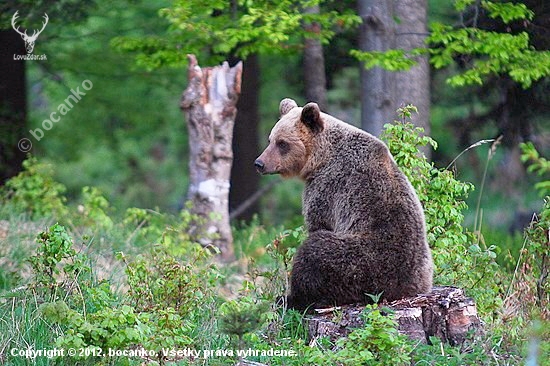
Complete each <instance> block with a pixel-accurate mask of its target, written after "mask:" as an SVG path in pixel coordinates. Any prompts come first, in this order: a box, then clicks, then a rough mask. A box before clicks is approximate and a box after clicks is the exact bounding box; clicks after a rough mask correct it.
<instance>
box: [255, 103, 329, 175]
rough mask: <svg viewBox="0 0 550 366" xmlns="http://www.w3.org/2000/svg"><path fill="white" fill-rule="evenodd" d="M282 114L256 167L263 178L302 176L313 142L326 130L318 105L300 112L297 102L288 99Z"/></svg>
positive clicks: (283, 105)
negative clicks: (277, 175) (266, 175)
mask: <svg viewBox="0 0 550 366" xmlns="http://www.w3.org/2000/svg"><path fill="white" fill-rule="evenodd" d="M279 112H280V113H281V117H280V119H279V121H278V122H277V123H276V124H275V126H274V127H273V129H272V130H271V133H270V135H269V145H268V146H267V148H266V149H265V150H264V152H263V153H262V154H261V155H260V156H259V157H258V159H256V161H255V162H254V165H255V166H256V170H257V171H258V172H259V173H261V174H281V175H282V176H283V177H293V176H303V174H302V170H303V169H304V167H305V166H306V163H307V162H308V160H309V159H310V157H311V154H312V148H313V143H314V139H315V138H316V136H317V135H318V134H320V133H321V132H322V131H323V129H324V122H323V119H322V118H321V111H320V110H319V106H318V105H317V104H316V103H308V104H306V105H305V106H304V107H303V108H299V107H298V105H297V104H296V102H295V101H294V100H292V99H288V98H286V99H283V100H282V101H281V104H280V105H279Z"/></svg>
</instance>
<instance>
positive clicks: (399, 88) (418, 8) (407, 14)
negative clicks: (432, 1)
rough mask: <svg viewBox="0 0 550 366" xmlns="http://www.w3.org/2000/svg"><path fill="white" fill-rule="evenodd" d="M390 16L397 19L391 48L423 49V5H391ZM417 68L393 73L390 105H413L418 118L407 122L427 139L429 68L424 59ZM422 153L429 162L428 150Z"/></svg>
mask: <svg viewBox="0 0 550 366" xmlns="http://www.w3.org/2000/svg"><path fill="white" fill-rule="evenodd" d="M394 5H395V8H394V15H395V17H396V18H397V19H399V24H397V27H396V32H395V48H398V49H403V50H407V51H408V50H412V49H414V48H422V47H425V46H426V45H425V43H424V39H425V38H426V36H427V35H428V30H427V28H426V23H427V1H426V0H402V1H399V2H395V4H394ZM417 61H418V64H417V65H416V66H414V67H412V68H411V69H410V70H408V71H403V72H396V73H395V76H394V77H395V85H394V97H393V99H394V105H395V106H400V105H401V104H404V105H407V104H414V105H415V106H416V107H417V108H418V114H414V115H413V116H412V118H411V120H412V122H413V123H414V124H415V125H416V126H418V127H422V128H423V129H424V133H425V134H426V135H428V136H429V135H430V65H429V63H428V56H427V55H426V56H423V57H420V58H418V59H417ZM424 153H425V154H426V156H427V157H428V158H429V157H430V153H431V151H430V149H429V148H427V149H426V150H425V151H424Z"/></svg>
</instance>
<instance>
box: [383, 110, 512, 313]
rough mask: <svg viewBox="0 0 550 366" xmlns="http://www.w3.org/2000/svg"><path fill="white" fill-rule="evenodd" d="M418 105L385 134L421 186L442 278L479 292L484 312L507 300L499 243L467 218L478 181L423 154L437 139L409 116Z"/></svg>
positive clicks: (416, 185)
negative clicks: (487, 239) (469, 226)
mask: <svg viewBox="0 0 550 366" xmlns="http://www.w3.org/2000/svg"><path fill="white" fill-rule="evenodd" d="M413 112H416V108H415V107H413V106H410V105H409V106H406V107H403V108H400V109H399V110H398V114H399V117H400V118H401V120H400V121H395V123H393V124H386V125H385V126H384V127H385V130H384V132H383V134H382V138H383V139H384V140H385V141H386V143H387V145H388V147H389V149H390V151H391V153H392V155H393V156H394V158H395V161H396V162H397V165H399V167H400V168H401V170H402V171H403V173H404V174H405V175H406V176H407V177H408V178H409V180H410V181H411V184H412V185H413V187H414V188H415V190H416V192H417V194H418V197H419V198H420V201H421V202H422V206H423V207H424V214H425V216H426V230H427V235H428V243H429V244H430V247H431V248H432V255H433V260H434V265H435V273H434V281H435V282H436V283H437V284H444V285H453V286H458V287H463V288H465V289H467V290H468V292H469V293H470V294H471V295H473V296H474V297H475V298H476V301H477V303H478V306H479V308H480V309H481V310H482V312H485V313H488V312H490V311H493V310H495V309H497V308H498V307H499V306H500V305H501V304H502V302H501V300H500V297H499V290H500V289H499V277H500V275H499V268H498V264H497V263H496V262H495V258H496V250H498V248H497V247H495V246H489V247H486V246H485V245H484V244H483V242H482V241H481V240H480V238H479V237H477V238H476V236H475V235H474V234H473V233H471V232H469V231H468V230H466V229H465V228H464V227H463V226H462V224H463V221H464V214H463V211H464V210H465V209H466V208H467V205H466V202H465V201H464V200H465V199H466V197H467V195H468V193H469V192H471V191H472V190H473V188H474V187H473V185H472V184H470V183H465V182H461V181H459V180H457V179H456V178H455V176H454V174H453V172H451V171H449V170H447V169H438V168H436V167H434V165H433V163H430V162H429V161H428V160H427V159H426V157H425V156H424V155H423V154H421V153H420V152H419V151H421V150H422V149H423V148H426V147H427V146H432V147H433V148H434V149H435V148H437V143H436V142H435V141H434V140H432V139H431V138H430V137H428V136H423V135H422V134H423V130H422V129H421V128H418V127H415V126H414V125H413V124H412V123H410V122H408V120H409V118H410V117H411V115H412V113H413Z"/></svg>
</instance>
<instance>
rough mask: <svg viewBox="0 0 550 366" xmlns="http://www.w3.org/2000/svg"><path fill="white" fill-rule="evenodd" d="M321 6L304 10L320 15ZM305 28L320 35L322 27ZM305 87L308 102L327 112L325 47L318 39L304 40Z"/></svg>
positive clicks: (315, 25)
mask: <svg viewBox="0 0 550 366" xmlns="http://www.w3.org/2000/svg"><path fill="white" fill-rule="evenodd" d="M319 11H320V10H319V5H314V6H311V7H308V8H306V9H305V10H304V12H305V13H308V14H319ZM304 28H305V30H306V31H307V32H309V33H311V34H312V35H318V34H319V33H320V31H321V26H320V25H319V24H317V23H308V24H304ZM303 70H304V71H303V72H304V87H305V94H306V99H307V102H316V103H317V104H318V105H319V107H320V108H321V110H322V111H326V110H327V107H328V106H327V80H326V75H325V57H324V55H323V45H322V44H321V41H320V40H319V39H318V38H315V37H311V38H306V39H305V40H304V61H303Z"/></svg>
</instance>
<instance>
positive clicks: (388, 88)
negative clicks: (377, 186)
mask: <svg viewBox="0 0 550 366" xmlns="http://www.w3.org/2000/svg"><path fill="white" fill-rule="evenodd" d="M358 4H359V9H358V11H359V15H360V17H361V19H362V20H363V24H362V25H361V27H360V30H359V49H360V50H361V51H387V50H389V49H403V50H411V49H413V48H419V47H420V48H421V47H425V45H424V39H425V38H426V36H427V33H428V32H427V30H426V22H427V4H426V0H404V1H386V0H359V1H358ZM394 19H397V22H396V21H395V20H394ZM417 61H418V65H416V66H415V67H412V68H411V69H410V70H408V71H403V72H391V71H386V70H383V69H381V68H379V67H375V68H372V69H370V70H366V69H365V68H364V67H363V65H361V127H362V128H363V129H364V130H366V131H368V132H370V133H372V134H373V135H376V136H378V135H380V132H381V131H382V128H383V126H384V124H385V123H389V122H392V121H393V120H395V118H396V113H395V111H396V110H397V108H399V107H400V106H401V105H402V104H405V105H406V104H414V105H415V106H416V107H417V108H418V112H419V113H418V114H417V115H414V116H413V117H412V122H413V123H414V124H415V125H417V126H419V127H422V128H424V131H425V133H426V134H427V135H428V134H429V133H430V68H429V64H428V58H427V56H425V57H421V58H419V59H418V60H417ZM429 152H430V151H429V150H426V151H425V153H426V154H427V156H428V157H429Z"/></svg>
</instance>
